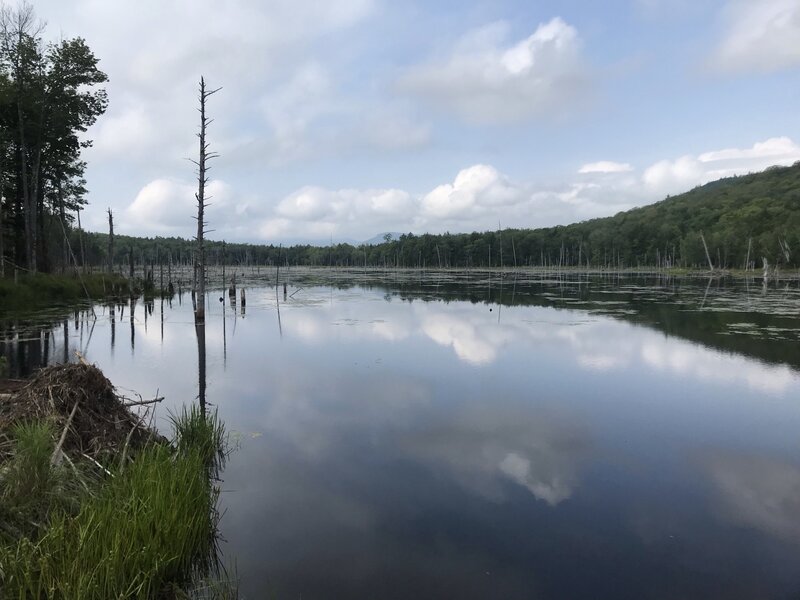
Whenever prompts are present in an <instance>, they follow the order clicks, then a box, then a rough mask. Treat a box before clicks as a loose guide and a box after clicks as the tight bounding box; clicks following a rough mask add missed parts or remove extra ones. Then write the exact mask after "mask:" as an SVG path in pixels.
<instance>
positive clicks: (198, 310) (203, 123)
mask: <svg viewBox="0 0 800 600" xmlns="http://www.w3.org/2000/svg"><path fill="white" fill-rule="evenodd" d="M220 89H222V88H217V89H215V90H208V89H206V82H205V79H203V77H200V95H199V99H200V131H199V132H198V134H197V137H198V138H199V139H200V155H199V157H198V160H192V162H193V163H194V164H195V165H196V166H197V193H196V194H195V199H196V200H197V217H195V218H196V219H197V235H196V237H195V244H196V246H195V247H196V253H195V256H196V258H197V266H196V269H197V272H198V277H197V280H198V281H197V296H198V297H197V304H196V306H195V313H194V318H195V321H197V322H201V321H205V318H206V302H205V297H206V255H205V247H204V244H203V241H204V236H205V234H206V233H207V232H208V231H207V230H206V221H205V209H206V207H207V206H208V202H207V200H209V199H210V197H206V184H207V183H208V171H209V170H210V168H209V167H208V166H207V164H206V163H207V162H208V161H209V160H211V159H212V158H216V157H217V156H219V155H218V154H216V153H215V152H209V151H208V148H209V143H208V142H207V141H206V129H207V128H208V126H209V125H210V124H211V122H212V121H213V119H209V118H208V117H206V100H207V99H208V97H209V96H211V95H213V94H216V93H217V92H218V91H219V90H220ZM190 160H191V159H190Z"/></svg>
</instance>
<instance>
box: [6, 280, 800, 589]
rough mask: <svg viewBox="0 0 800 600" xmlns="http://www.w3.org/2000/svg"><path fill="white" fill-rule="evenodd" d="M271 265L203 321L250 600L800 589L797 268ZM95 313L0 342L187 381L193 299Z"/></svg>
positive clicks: (175, 393) (232, 538) (148, 378)
mask: <svg viewBox="0 0 800 600" xmlns="http://www.w3.org/2000/svg"><path fill="white" fill-rule="evenodd" d="M288 275H289V282H288V286H287V287H288V289H287V294H286V296H284V294H283V291H282V287H279V288H278V290H276V289H275V288H274V287H263V283H262V284H261V286H259V285H258V283H257V282H255V281H251V282H247V283H246V285H248V291H247V306H246V308H245V309H244V310H243V307H242V306H241V303H239V304H237V305H236V306H231V305H230V303H229V302H228V298H227V295H223V298H224V300H225V302H223V303H220V302H219V301H218V298H217V297H216V296H217V293H214V294H213V295H212V296H211V298H210V299H209V303H208V310H207V312H208V317H207V318H208V324H207V333H206V339H205V344H206V345H207V350H206V352H205V353H204V354H203V359H204V361H203V362H206V360H205V359H207V370H208V373H207V391H206V394H207V396H208V401H209V403H210V404H211V405H213V406H215V407H217V408H218V409H219V411H220V415H221V417H222V418H223V420H225V422H226V423H227V425H228V427H229V428H230V429H232V430H234V431H237V432H238V435H239V442H240V444H239V445H240V448H239V450H238V451H237V452H236V454H234V456H233V457H232V461H231V462H230V464H229V465H228V467H227V469H226V472H225V474H224V479H225V486H224V488H225V490H227V491H226V492H224V493H223V498H222V502H223V504H224V506H225V508H226V510H225V515H224V517H223V520H222V533H223V536H224V538H225V539H226V540H227V543H226V544H225V545H224V546H223V549H224V551H225V552H226V554H227V555H228V556H229V557H231V560H232V561H235V563H236V564H237V572H238V573H239V575H240V576H241V577H242V592H243V594H244V595H245V597H264V596H265V595H267V594H275V595H276V596H277V597H280V598H283V597H299V595H302V597H304V598H345V597H346V598H353V597H355V598H373V597H382V598H408V597H419V598H441V597H464V598H486V597H496V598H620V597H622V598H790V597H795V595H796V594H798V593H800V575H798V573H800V552H798V550H800V528H798V525H797V524H798V523H800V436H799V435H798V433H797V432H798V431H800V403H798V399H800V375H799V374H798V370H799V369H800V356H798V350H797V348H798V345H797V342H798V341H800V339H798V336H799V335H800V311H799V310H798V308H799V307H800V290H798V282H797V281H786V282H780V283H777V284H776V282H768V285H767V286H766V288H764V287H763V286H762V285H761V282H760V281H757V280H745V279H717V278H715V279H711V280H697V279H695V278H674V277H647V278H637V277H602V276H596V275H588V276H587V275H581V274H562V275H560V276H556V275H555V274H547V275H545V274H536V275H535V276H527V277H514V276H513V275H511V274H507V275H506V276H504V277H499V276H497V274H494V275H491V276H490V275H489V274H475V273H472V274H459V273H448V274H441V273H440V274H435V275H429V276H422V277H419V276H411V275H408V274H397V273H388V274H381V275H380V276H378V277H376V276H375V274H372V273H368V274H366V275H364V274H361V275H359V276H358V278H357V280H354V278H355V275H353V274H350V275H348V276H347V277H345V274H334V273H326V272H324V271H323V272H315V273H311V274H306V275H302V274H301V273H299V272H298V273H295V274H292V273H291V272H290V273H289V274H288ZM96 311H97V313H98V319H97V320H96V321H95V320H94V319H93V318H91V316H90V315H87V313H86V311H85V310H83V311H81V310H79V311H78V312H77V314H75V313H71V314H69V315H63V314H61V315H58V317H60V318H58V319H54V318H53V316H54V315H42V317H41V318H42V321H41V322H40V323H39V324H35V323H29V322H26V323H23V322H17V323H16V324H13V323H12V322H8V321H6V322H4V324H3V325H2V327H3V328H4V329H3V331H4V334H3V339H4V340H5V341H4V342H3V343H2V346H0V349H1V350H2V354H3V355H4V356H6V357H7V358H8V359H9V365H10V366H11V367H12V368H13V369H16V371H15V372H17V373H19V374H24V372H25V371H26V370H30V369H32V368H34V367H35V365H37V364H43V363H47V362H53V361H58V360H61V359H63V358H64V357H66V358H68V359H69V358H70V357H71V355H72V351H73V350H74V349H79V350H80V351H81V352H82V353H84V354H86V355H87V357H88V358H89V359H90V360H92V361H96V362H97V363H98V364H99V365H100V366H101V368H103V370H104V371H105V372H106V374H107V375H108V376H109V377H110V378H111V379H112V381H114V382H115V383H116V384H118V385H121V386H124V387H126V388H132V389H136V390H138V391H140V392H142V393H143V394H146V395H149V394H151V393H153V392H155V391H156V389H158V390H160V393H161V394H163V395H166V396H167V398H168V401H169V400H170V399H171V400H173V401H174V402H175V403H180V402H185V401H186V400H187V399H193V398H194V397H196V396H197V394H198V388H199V387H201V386H202V388H203V389H205V384H206V382H205V380H204V381H203V382H199V381H198V378H197V375H198V374H197V366H198V361H199V358H198V354H197V352H198V343H197V339H196V337H195V331H194V327H193V324H192V320H191V303H190V302H189V301H188V296H187V295H186V294H184V295H183V296H176V297H175V298H174V299H173V301H172V303H171V305H170V302H169V301H168V300H165V301H164V302H163V303H162V302H161V301H160V300H155V301H154V302H142V301H141V300H136V301H134V302H133V311H131V303H130V302H129V303H126V305H125V306H124V307H121V306H116V307H114V309H113V310H109V307H105V308H102V307H96ZM112 314H113V315H114V316H113V318H112V317H111V315H112ZM54 321H55V322H56V325H55V326H54V325H53V322H54ZM15 336H16V337H15ZM151 388H152V389H151Z"/></svg>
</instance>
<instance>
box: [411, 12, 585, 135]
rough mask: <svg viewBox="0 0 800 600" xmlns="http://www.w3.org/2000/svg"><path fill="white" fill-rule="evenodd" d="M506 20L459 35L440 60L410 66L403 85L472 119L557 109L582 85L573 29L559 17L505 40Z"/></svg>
mask: <svg viewBox="0 0 800 600" xmlns="http://www.w3.org/2000/svg"><path fill="white" fill-rule="evenodd" d="M508 29H509V27H508V24H506V23H502V22H500V23H493V24H491V25H488V26H486V27H483V28H481V29H477V30H475V31H472V32H470V33H468V34H466V35H465V36H463V37H462V38H461V39H460V40H459V41H458V42H457V43H456V44H455V47H454V48H453V49H452V51H451V52H450V53H449V55H448V56H446V57H445V58H443V59H440V60H435V61H432V62H430V63H428V64H423V65H418V66H416V67H413V68H412V69H410V70H409V71H408V72H406V73H405V75H404V76H403V77H402V79H401V81H400V85H401V87H402V88H403V89H405V90H408V91H410V92H413V93H415V94H418V95H420V96H421V97H423V98H426V99H428V100H430V101H432V102H434V103H436V104H438V105H440V106H442V107H444V108H446V109H452V110H455V111H456V112H458V113H459V114H460V115H461V116H462V117H463V118H465V119H466V120H468V121H470V122H474V123H506V122H514V121H520V120H524V119H528V118H531V117H542V116H550V115H553V114H562V113H563V111H564V108H565V107H569V106H574V105H575V104H576V102H577V101H578V99H579V97H580V96H582V95H583V94H584V93H585V91H586V89H587V84H588V75H587V72H586V69H585V67H584V64H583V63H584V59H583V56H582V51H581V45H582V44H581V40H580V37H579V36H578V32H577V30H576V29H575V28H574V27H572V26H571V25H569V24H567V23H566V22H564V21H563V20H562V19H560V18H554V19H552V20H551V21H549V22H548V23H542V24H541V25H539V26H538V28H537V29H536V31H534V33H533V34H531V35H530V36H529V37H527V38H525V39H523V40H520V41H518V42H512V43H509V42H508V41H507V37H508Z"/></svg>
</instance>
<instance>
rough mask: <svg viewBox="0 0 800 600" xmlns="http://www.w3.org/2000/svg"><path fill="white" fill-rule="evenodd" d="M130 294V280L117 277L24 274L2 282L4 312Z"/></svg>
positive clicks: (1, 301)
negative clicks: (89, 298) (15, 279)
mask: <svg viewBox="0 0 800 600" xmlns="http://www.w3.org/2000/svg"><path fill="white" fill-rule="evenodd" d="M87 292H88V295H89V297H91V298H92V299H95V300H99V299H102V298H115V297H120V296H126V295H129V294H130V292H131V289H130V282H129V280H127V279H125V278H124V277H121V276H120V275H116V274H108V273H93V274H84V275H82V276H81V278H78V277H76V276H74V275H52V274H47V273H37V274H35V275H33V274H26V275H20V276H19V278H18V279H17V281H14V280H13V279H11V278H9V277H6V278H2V279H0V307H2V309H1V310H0V312H5V311H15V310H29V309H32V308H39V307H44V306H52V305H54V304H68V303H74V302H79V301H82V300H87V297H86V296H87Z"/></svg>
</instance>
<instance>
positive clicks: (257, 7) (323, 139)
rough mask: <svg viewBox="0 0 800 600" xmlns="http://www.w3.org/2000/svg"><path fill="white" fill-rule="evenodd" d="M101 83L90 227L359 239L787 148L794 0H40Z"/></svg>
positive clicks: (597, 205)
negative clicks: (96, 61)
mask: <svg viewBox="0 0 800 600" xmlns="http://www.w3.org/2000/svg"><path fill="white" fill-rule="evenodd" d="M36 10H37V13H38V16H39V17H40V18H42V19H44V20H46V21H47V23H48V28H47V32H46V37H49V38H57V37H61V36H63V37H71V36H81V37H84V38H85V39H86V40H87V43H88V44H89V46H90V47H91V48H92V49H93V51H94V52H95V54H96V55H97V56H98V57H99V58H100V68H101V69H103V70H104V71H105V72H106V73H107V74H108V76H109V79H110V82H109V84H108V86H107V87H108V92H109V101H110V103H109V108H108V111H107V113H106V114H105V115H104V116H103V117H101V119H100V120H99V121H98V123H97V124H96V125H95V126H94V127H93V128H92V129H91V130H90V131H89V138H91V139H93V140H94V145H93V147H92V148H91V149H89V150H88V151H87V152H86V153H85V159H86V160H87V161H88V164H89V166H88V169H87V180H88V187H89V191H90V193H89V196H88V200H89V202H90V205H89V207H88V208H87V210H86V214H85V216H84V217H83V223H84V226H85V227H87V228H88V229H91V230H97V231H104V230H105V227H106V225H105V223H106V221H105V220H106V215H105V210H106V208H107V207H111V208H112V209H113V210H114V211H115V214H116V224H117V231H118V233H123V234H134V235H148V236H153V235H181V236H184V237H189V236H191V235H192V228H193V221H192V219H191V216H192V214H193V210H194V195H193V194H194V188H195V181H194V174H193V166H192V165H191V163H189V162H188V161H186V160H185V158H186V157H192V156H194V155H195V154H196V151H197V149H196V138H195V132H196V129H197V123H196V121H197V115H196V110H195V107H196V94H197V89H196V85H197V81H198V79H199V76H200V75H201V74H202V75H204V76H205V78H206V80H207V81H208V82H209V84H210V85H213V86H214V87H219V86H221V87H222V88H223V89H222V91H221V92H220V93H219V94H217V95H216V96H214V98H213V100H212V101H210V103H209V113H210V115H211V116H212V117H213V118H214V119H215V122H214V124H213V125H212V127H211V130H210V132H209V136H210V140H211V143H212V144H213V149H214V150H215V151H217V152H219V153H220V154H221V158H220V159H218V160H217V161H215V163H214V165H213V167H214V170H213V171H212V172H211V176H212V179H213V181H212V182H211V185H210V193H211V195H212V196H213V199H212V200H211V201H212V203H213V205H212V207H211V208H210V210H209V211H208V221H209V224H210V227H211V228H212V229H213V230H214V232H213V233H212V234H211V237H212V238H214V239H223V238H224V239H228V240H231V241H233V240H236V241H250V242H267V243H270V242H272V243H277V242H281V241H284V242H285V241H296V240H319V241H325V240H328V239H330V238H334V239H353V240H366V239H368V238H371V237H373V236H374V235H375V234H376V233H379V232H382V231H403V232H407V231H410V232H414V233H424V232H430V233H440V232H444V231H451V232H463V231H474V230H487V229H495V228H497V226H498V223H500V224H502V226H503V227H509V226H511V227H539V226H549V225H554V224H566V223H570V222H573V221H578V220H584V219H587V218H592V217H598V216H607V215H612V214H615V213H617V212H619V211H621V210H625V209H628V208H631V207H634V206H638V205H642V204H647V203H650V202H653V201H656V200H660V199H662V198H663V197H665V196H666V195H667V194H675V193H680V192H682V191H685V190H687V189H690V188H691V187H693V186H695V185H698V184H701V183H705V182H707V181H711V180H714V179H718V178H719V177H723V176H728V175H733V174H740V173H747V172H751V171H758V170H762V169H764V168H766V167H768V166H770V165H775V164H780V165H788V164H792V163H794V162H795V161H797V160H800V145H799V144H800V122H799V121H798V115H800V111H799V110H798V105H800V103H799V102H798V99H799V98H798V96H799V94H798V90H800V86H799V85H798V84H800V76H799V75H800V2H798V1H797V0H759V1H758V2H753V1H748V0H706V1H703V2H692V1H690V0H611V1H609V2H603V3H596V2H587V1H585V0H583V1H579V0H562V1H558V2H556V1H555V0H542V1H540V2H535V3H529V2H522V1H520V0H500V1H488V0H485V1H484V0H480V1H471V2H464V3H459V4H458V5H453V3H448V2H418V1H412V2H403V3H397V2H395V3H390V2H388V1H387V0H329V2H326V3H319V2H313V1H308V0H293V1H291V2H290V1H288V0H271V1H269V2H256V1H254V0H251V1H245V0H232V1H230V2H226V3H224V6H223V5H222V4H221V3H218V2H212V1H210V0H193V1H191V2H190V1H189V0H180V1H177V2H172V3H163V2H158V1H155V0H142V1H139V2H135V3H134V2H129V1H125V2H113V3H112V2H104V1H101V0H77V1H75V2H69V3H67V2H57V1H56V0H41V1H40V2H37V3H36Z"/></svg>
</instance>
